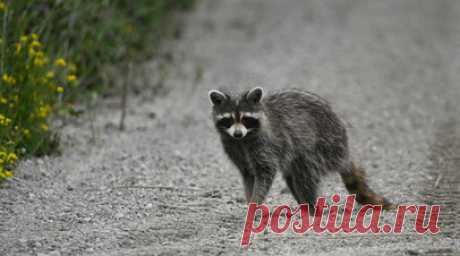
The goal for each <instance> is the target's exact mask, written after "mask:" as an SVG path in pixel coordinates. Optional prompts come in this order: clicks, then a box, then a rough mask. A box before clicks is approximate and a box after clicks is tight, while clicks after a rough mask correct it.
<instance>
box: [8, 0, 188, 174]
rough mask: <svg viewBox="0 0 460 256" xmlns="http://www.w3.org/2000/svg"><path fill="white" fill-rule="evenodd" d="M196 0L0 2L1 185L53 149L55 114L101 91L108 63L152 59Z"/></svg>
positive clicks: (27, 0) (33, 0) (54, 142)
mask: <svg viewBox="0 0 460 256" xmlns="http://www.w3.org/2000/svg"><path fill="white" fill-rule="evenodd" d="M192 5H193V0H152V1H147V0H137V1H127V0H125V1H123V0H112V1H109V0H100V1H84V0H72V1H61V0H11V1H6V2H3V1H1V0H0V77H1V79H0V180H1V179H4V178H7V177H10V176H12V174H13V173H12V170H13V169H14V165H15V163H16V161H17V158H21V157H25V156H28V155H41V154H46V153H49V152H51V151H53V150H54V149H55V148H56V145H57V140H56V138H57V136H56V134H55V132H54V131H52V129H51V128H49V126H48V122H49V118H50V116H52V115H53V113H56V112H60V113H66V112H69V110H71V109H72V104H73V103H75V102H76V101H78V100H79V99H80V98H81V97H80V96H81V95H84V94H86V93H87V92H88V91H94V90H96V89H98V90H101V88H103V87H100V85H101V84H102V83H103V79H102V78H103V77H104V74H103V71H104V68H106V67H107V66H113V65H119V64H120V63H124V62H128V61H130V62H131V61H139V60H142V59H145V58H147V57H150V56H151V55H152V53H153V52H154V50H155V47H156V46H157V44H158V42H159V41H160V39H161V38H162V37H163V35H164V31H165V28H167V27H168V24H169V21H171V19H172V14H173V13H174V12H176V11H177V10H184V9H188V8H190V7H191V6H192Z"/></svg>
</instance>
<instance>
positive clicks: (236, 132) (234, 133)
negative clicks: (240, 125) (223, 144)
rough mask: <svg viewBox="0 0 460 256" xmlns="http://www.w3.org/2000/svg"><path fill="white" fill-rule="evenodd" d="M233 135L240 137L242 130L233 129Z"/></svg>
mask: <svg viewBox="0 0 460 256" xmlns="http://www.w3.org/2000/svg"><path fill="white" fill-rule="evenodd" d="M233 137H235V138H241V137H243V132H242V131H241V130H235V131H234V132H233Z"/></svg>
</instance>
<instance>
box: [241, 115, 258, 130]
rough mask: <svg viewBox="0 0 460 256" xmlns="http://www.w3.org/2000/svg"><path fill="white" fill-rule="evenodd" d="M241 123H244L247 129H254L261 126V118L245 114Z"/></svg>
mask: <svg viewBox="0 0 460 256" xmlns="http://www.w3.org/2000/svg"><path fill="white" fill-rule="evenodd" d="M241 123H243V125H244V126H246V128H247V129H254V128H258V127H259V126H260V123H259V120H258V119H257V118H254V117H248V116H244V117H243V118H242V119H241Z"/></svg>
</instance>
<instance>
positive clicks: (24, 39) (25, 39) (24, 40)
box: [19, 36, 29, 43]
mask: <svg viewBox="0 0 460 256" xmlns="http://www.w3.org/2000/svg"><path fill="white" fill-rule="evenodd" d="M27 40H29V38H28V37H27V36H21V38H19V41H21V42H23V43H25V42H27Z"/></svg>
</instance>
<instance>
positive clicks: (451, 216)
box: [422, 120, 460, 255]
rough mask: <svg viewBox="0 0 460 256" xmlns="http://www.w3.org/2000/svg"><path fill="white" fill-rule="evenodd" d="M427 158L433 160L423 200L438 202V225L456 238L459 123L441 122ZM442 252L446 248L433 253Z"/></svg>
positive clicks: (459, 203)
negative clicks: (430, 175)
mask: <svg viewBox="0 0 460 256" xmlns="http://www.w3.org/2000/svg"><path fill="white" fill-rule="evenodd" d="M430 160H431V162H432V163H433V166H432V167H431V169H432V175H433V177H434V179H433V180H431V181H427V182H426V184H425V190H424V191H423V195H422V196H423V197H424V201H425V202H426V203H427V204H429V205H431V204H439V205H441V212H440V219H439V225H440V228H441V235H444V236H446V237H450V238H453V239H458V238H459V231H460V226H459V224H458V222H457V217H458V216H459V214H460V213H459V207H460V171H459V167H460V122H458V121H455V120H449V121H446V122H444V123H442V124H441V125H440V126H439V127H438V129H437V130H436V133H435V135H434V141H433V144H432V145H431V155H430ZM433 253H436V255H442V254H443V253H446V252H445V251H439V252H433Z"/></svg>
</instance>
